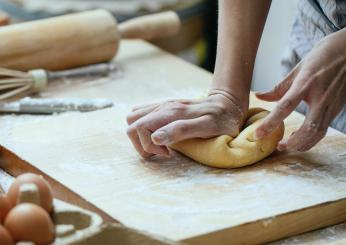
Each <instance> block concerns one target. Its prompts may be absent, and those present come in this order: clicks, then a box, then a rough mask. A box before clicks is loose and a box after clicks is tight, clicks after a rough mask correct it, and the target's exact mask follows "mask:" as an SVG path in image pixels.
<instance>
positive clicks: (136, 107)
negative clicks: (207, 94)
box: [132, 99, 197, 111]
mask: <svg viewBox="0 0 346 245" xmlns="http://www.w3.org/2000/svg"><path fill="white" fill-rule="evenodd" d="M195 101H196V102H197V100H188V99H176V100H167V101H164V102H161V103H151V104H147V105H141V106H135V107H134V108H132V111H137V110H141V109H145V108H148V107H158V106H159V105H164V104H169V103H173V102H177V103H181V104H185V105H189V104H192V103H195Z"/></svg>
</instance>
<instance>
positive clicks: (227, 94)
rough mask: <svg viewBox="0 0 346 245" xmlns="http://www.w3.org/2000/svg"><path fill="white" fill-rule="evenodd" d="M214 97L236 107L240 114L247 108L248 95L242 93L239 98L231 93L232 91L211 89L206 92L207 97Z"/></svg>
mask: <svg viewBox="0 0 346 245" xmlns="http://www.w3.org/2000/svg"><path fill="white" fill-rule="evenodd" d="M216 95H219V96H222V97H223V98H225V99H227V100H228V101H230V102H231V103H232V104H234V105H236V106H237V107H238V108H239V110H240V111H242V112H244V111H247V109H248V107H249V93H248V94H245V93H244V94H243V95H241V96H239V95H236V94H235V93H233V92H232V91H228V90H224V89H216V88H211V89H210V90H209V92H208V97H212V96H216Z"/></svg>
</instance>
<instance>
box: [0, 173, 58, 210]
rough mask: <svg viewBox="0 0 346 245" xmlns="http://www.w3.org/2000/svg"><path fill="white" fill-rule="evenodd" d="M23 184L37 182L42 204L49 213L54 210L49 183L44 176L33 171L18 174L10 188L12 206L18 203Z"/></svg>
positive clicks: (8, 193)
mask: <svg viewBox="0 0 346 245" xmlns="http://www.w3.org/2000/svg"><path fill="white" fill-rule="evenodd" d="M22 184H35V185H36V186H37V188H38V193H39V196H40V206H41V207H43V208H44V209H45V210H46V211H47V212H49V213H50V212H51V211H52V209H53V195H52V190H51V188H50V186H49V184H48V183H47V181H46V180H45V179H44V178H43V177H42V176H40V175H36V174H32V173H26V174H22V175H20V176H18V177H17V179H16V180H15V181H14V182H13V184H12V185H11V187H10V189H9V190H8V192H7V198H8V200H9V202H10V204H11V206H12V207H14V206H15V205H16V204H17V201H18V191H19V188H20V186H21V185H22Z"/></svg>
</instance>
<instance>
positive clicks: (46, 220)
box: [5, 203, 54, 245]
mask: <svg viewBox="0 0 346 245" xmlns="http://www.w3.org/2000/svg"><path fill="white" fill-rule="evenodd" d="M5 228H6V229H7V230H8V231H9V232H10V234H11V235H12V237H13V240H14V241H15V242H19V241H29V242H33V243H35V244H37V245H41V244H48V243H50V242H52V241H53V240H54V225H53V222H52V220H51V218H50V217H49V215H48V213H47V212H46V211H45V210H44V209H43V208H41V207H40V206H37V205H34V204H31V203H21V204H18V205H17V206H15V207H14V208H13V209H12V210H11V211H10V212H9V213H8V214H7V216H6V219H5Z"/></svg>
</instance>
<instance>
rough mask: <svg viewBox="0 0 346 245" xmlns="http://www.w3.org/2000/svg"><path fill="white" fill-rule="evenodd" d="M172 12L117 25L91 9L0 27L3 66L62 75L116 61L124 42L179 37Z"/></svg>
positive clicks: (105, 12) (100, 11)
mask: <svg viewBox="0 0 346 245" xmlns="http://www.w3.org/2000/svg"><path fill="white" fill-rule="evenodd" d="M180 25H181V23H180V20H179V17H178V16H177V14H176V13H174V12H172V11H168V12H163V13H158V14H152V15H147V16H142V17H137V18H134V19H131V20H129V21H126V22H123V23H121V24H119V25H118V24H117V21H116V19H115V18H114V17H113V16H112V14H111V13H109V12H108V11H106V10H102V9H100V10H92V11H86V12H81V13H75V14H68V15H63V16H59V17H53V18H48V19H44V20H37V21H30V22H26V23H20V24H14V25H10V26H5V27H1V28H0V66H2V67H6V68H11V69H17V70H22V71H27V70H31V69H36V68H43V69H47V70H61V69H68V68H73V67H77V66H83V65H89V64H94V63H100V62H105V61H109V60H111V59H112V58H113V57H114V56H115V55H116V53H117V50H118V46H119V42H120V40H121V39H145V40H149V39H152V38H159V37H166V36H170V35H173V34H175V33H177V32H178V31H179V29H180Z"/></svg>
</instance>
